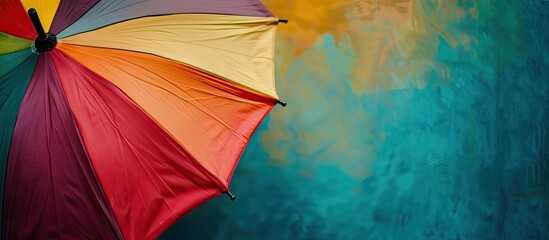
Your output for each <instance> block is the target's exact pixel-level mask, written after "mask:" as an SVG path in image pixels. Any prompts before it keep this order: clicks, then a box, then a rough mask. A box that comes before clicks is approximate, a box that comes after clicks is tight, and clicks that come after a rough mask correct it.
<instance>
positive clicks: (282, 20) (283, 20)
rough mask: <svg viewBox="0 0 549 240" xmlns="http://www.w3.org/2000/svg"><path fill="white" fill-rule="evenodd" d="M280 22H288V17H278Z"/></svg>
mask: <svg viewBox="0 0 549 240" xmlns="http://www.w3.org/2000/svg"><path fill="white" fill-rule="evenodd" d="M278 22H281V23H288V19H287V18H279V19H278Z"/></svg>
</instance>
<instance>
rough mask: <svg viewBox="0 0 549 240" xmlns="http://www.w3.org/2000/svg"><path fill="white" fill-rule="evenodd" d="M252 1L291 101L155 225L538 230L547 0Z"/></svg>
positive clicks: (371, 234) (322, 233)
mask: <svg viewBox="0 0 549 240" xmlns="http://www.w3.org/2000/svg"><path fill="white" fill-rule="evenodd" d="M264 3H265V4H266V5H267V6H268V7H269V8H270V9H271V10H272V11H273V13H274V14H275V15H277V16H279V17H287V18H289V19H290V23H289V24H287V25H281V26H280V28H279V29H280V30H279V33H278V35H277V36H278V37H277V56H276V59H277V72H276V76H277V80H278V83H277V88H278V91H279V95H280V96H281V97H282V99H283V100H285V101H287V102H288V103H289V104H288V106H287V107H286V108H281V107H276V109H275V110H274V111H272V112H271V114H270V115H269V116H268V118H267V119H266V121H265V122H264V123H263V124H262V125H261V126H260V128H259V129H258V130H257V132H256V134H255V135H254V137H253V138H252V139H251V142H250V144H249V146H248V148H247V150H246V152H245V154H244V156H243V158H242V159H241V161H240V164H239V166H238V168H237V170H236V172H235V175H234V178H233V181H232V183H231V188H232V191H233V193H235V194H236V195H237V200H236V201H235V202H231V201H229V199H228V198H227V197H226V196H221V197H218V198H216V199H214V200H213V201H210V202H208V203H206V204H204V205H203V206H201V207H199V208H197V209H195V210H194V211H193V212H191V213H190V214H188V215H186V216H185V217H183V218H182V219H181V220H180V221H179V222H178V223H177V224H176V225H174V226H173V227H172V228H170V229H169V230H168V231H167V232H166V233H165V234H164V235H163V236H162V237H161V239H380V240H385V239H482V240H484V239H517V240H518V239H549V169H548V168H549V1H545V0H523V1H520V0H516V1H511V0H467V1H466V0H423V1H420V0H417V1H413V0H378V1H375V0H363V1H345V0H294V1H289V0H286V1H284V0H265V1H264Z"/></svg>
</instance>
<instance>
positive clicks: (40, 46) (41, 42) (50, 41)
mask: <svg viewBox="0 0 549 240" xmlns="http://www.w3.org/2000/svg"><path fill="white" fill-rule="evenodd" d="M28 14H29V17H30V19H31V21H32V25H34V29H35V30H36V33H38V37H37V38H36V39H35V40H34V47H35V48H36V50H37V51H38V52H47V51H50V50H52V49H54V48H55V46H56V45H57V37H56V36H55V35H54V34H53V33H46V32H45V31H44V28H43V27H42V23H40V18H39V17H38V13H37V12H36V9H34V8H31V9H29V11H28Z"/></svg>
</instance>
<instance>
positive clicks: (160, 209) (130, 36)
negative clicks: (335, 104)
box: [0, 0, 285, 239]
mask: <svg viewBox="0 0 549 240" xmlns="http://www.w3.org/2000/svg"><path fill="white" fill-rule="evenodd" d="M0 14H2V16H3V18H0V43H1V44H0V63H1V64H0V103H1V105H0V113H1V114H0V121H1V125H0V126H1V127H0V140H1V142H0V173H1V174H2V175H1V176H0V179H1V180H0V181H2V182H0V184H1V186H2V187H3V189H2V191H0V192H1V193H2V194H3V195H2V198H0V199H2V201H3V202H2V205H3V208H2V212H1V214H2V237H3V238H5V239H152V238H155V237H157V236H159V235H160V234H161V233H162V232H163V231H164V230H165V229H167V228H168V227H169V226H170V225H171V224H173V223H174V222H175V221H176V220H177V219H178V218H180V217H181V216H182V215H184V214H185V213H187V212H189V211H190V210H191V209H193V208H194V207H196V206H198V205H200V204H201V203H203V202H205V201H207V200H209V199H211V198H213V197H215V196H218V195H219V194H221V193H224V192H226V193H228V194H229V195H231V196H232V194H230V192H228V190H229V183H230V179H231V176H232V174H233V172H234V169H235V167H236V164H237V162H238V160H239V158H240V156H241V154H242V152H243V150H244V149H245V147H246V145H247V143H248V140H249V138H250V137H251V135H252V134H253V132H254V131H255V129H256V128H257V126H258V124H259V123H260V122H261V121H262V120H263V118H264V117H265V116H266V114H268V112H269V111H270V110H271V109H272V107H273V106H274V105H275V104H276V103H277V102H278V103H281V104H284V103H282V102H280V101H279V100H278V96H277V93H276V89H275V83H274V36H275V31H276V27H277V23H279V22H281V21H284V22H285V20H281V19H278V18H275V17H273V16H272V14H271V13H270V12H269V11H268V10H267V9H266V8H265V7H264V6H263V5H262V4H261V3H259V2H258V1H254V0H231V1H225V0H186V1H174V0H169V1H168V0H155V1H152V0H150V1H142V0H141V1H137V0H133V1H132V0H128V1H116V0H103V1H98V0H78V1H77V0H73V1H68V0H57V1H40V0H21V1H19V0H2V1H1V2H0Z"/></svg>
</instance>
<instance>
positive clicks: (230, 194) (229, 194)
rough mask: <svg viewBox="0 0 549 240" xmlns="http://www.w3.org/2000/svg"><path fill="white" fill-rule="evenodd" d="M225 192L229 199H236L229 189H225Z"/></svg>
mask: <svg viewBox="0 0 549 240" xmlns="http://www.w3.org/2000/svg"><path fill="white" fill-rule="evenodd" d="M225 194H227V196H229V198H230V199H231V201H234V200H235V199H236V196H235V195H234V194H233V193H231V191H226V192H225Z"/></svg>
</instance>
